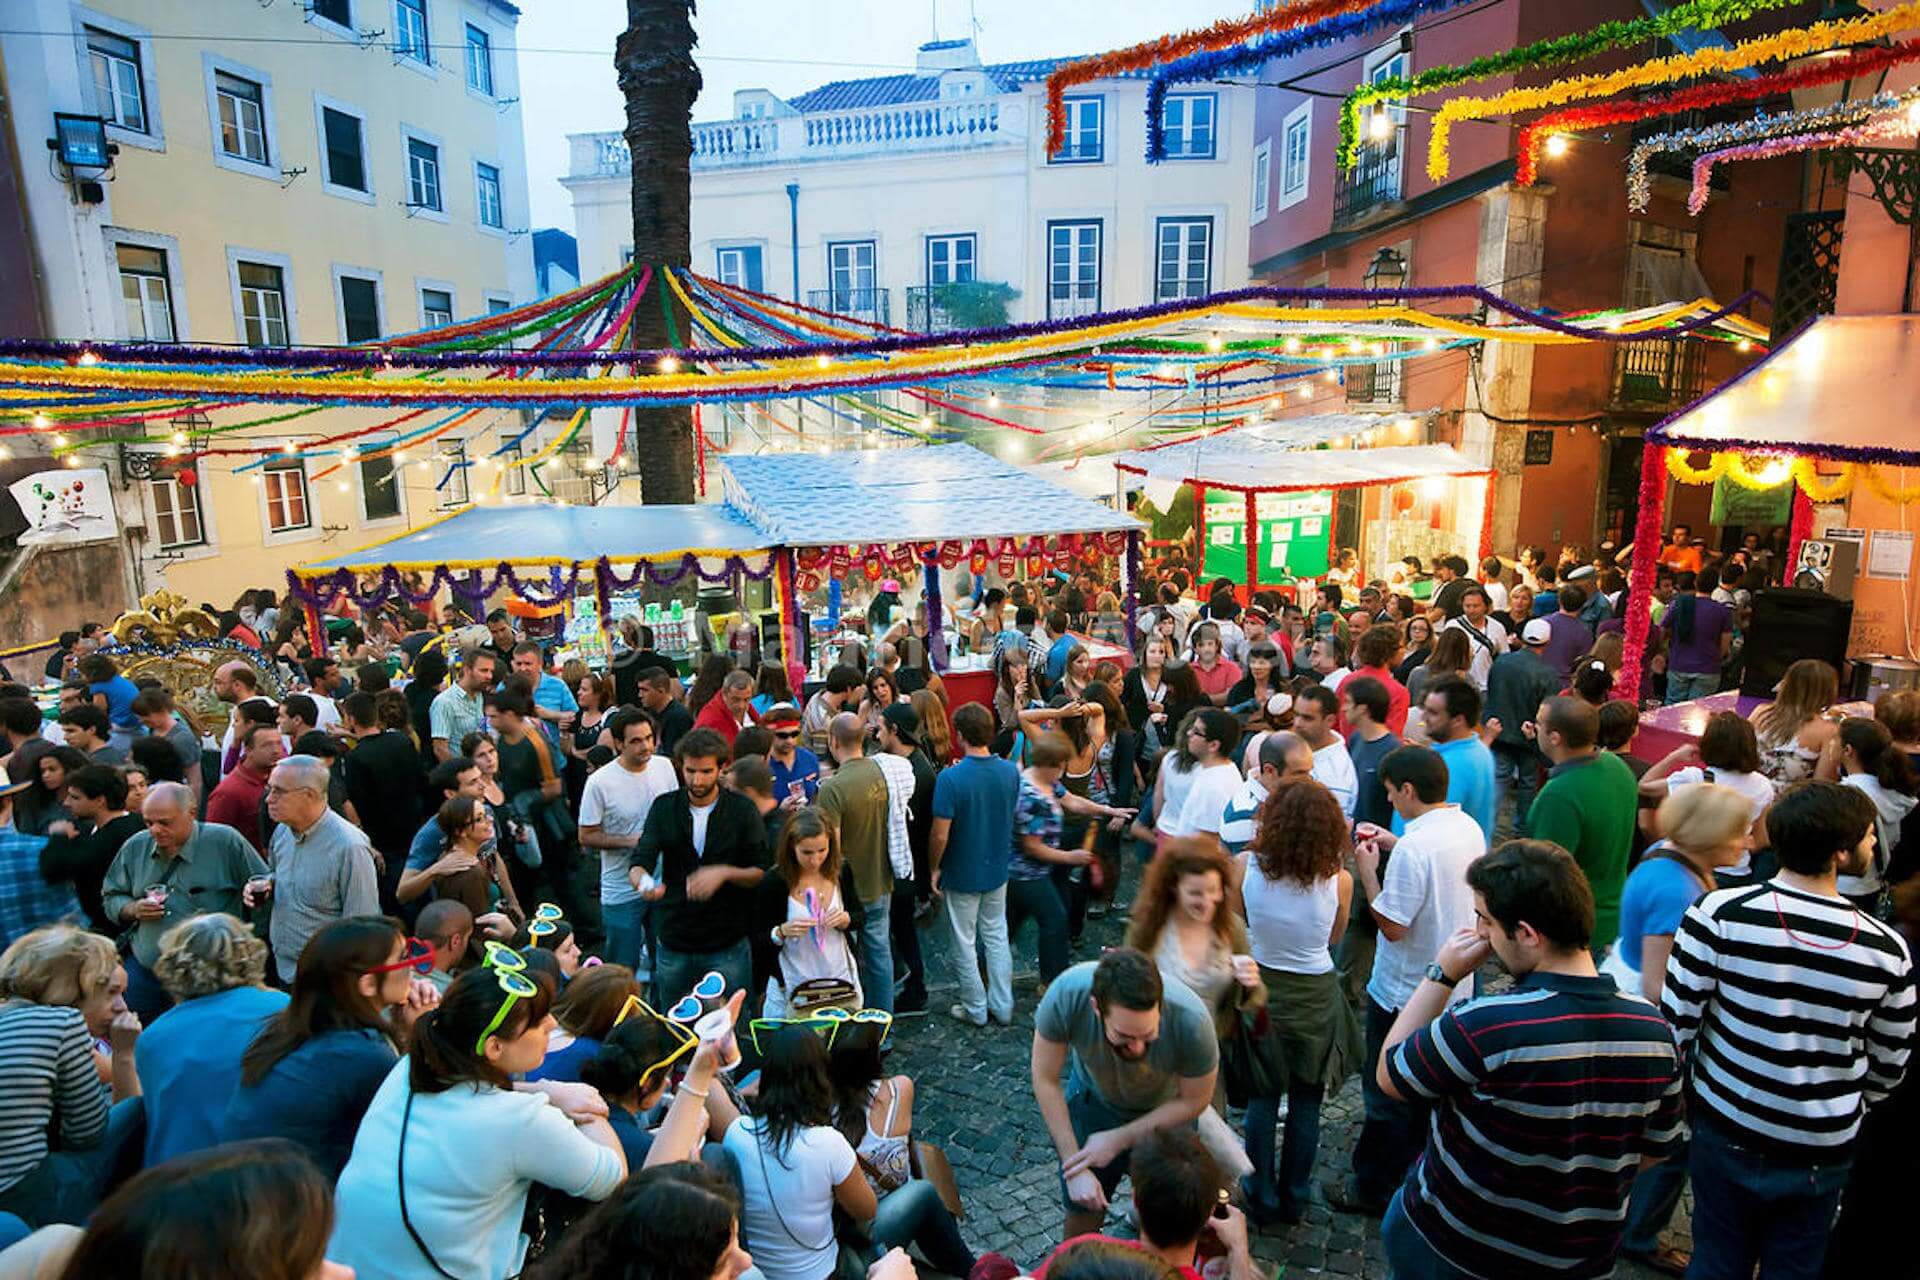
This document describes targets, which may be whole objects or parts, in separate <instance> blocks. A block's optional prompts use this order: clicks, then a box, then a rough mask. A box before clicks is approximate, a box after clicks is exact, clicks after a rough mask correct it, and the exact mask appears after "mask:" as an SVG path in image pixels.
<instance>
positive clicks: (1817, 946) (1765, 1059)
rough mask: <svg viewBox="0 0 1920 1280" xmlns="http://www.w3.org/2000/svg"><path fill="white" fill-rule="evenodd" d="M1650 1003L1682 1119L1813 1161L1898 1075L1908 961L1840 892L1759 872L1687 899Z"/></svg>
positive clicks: (1820, 1159)
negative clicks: (1678, 1056)
mask: <svg viewBox="0 0 1920 1280" xmlns="http://www.w3.org/2000/svg"><path fill="white" fill-rule="evenodd" d="M1660 1005H1661V1009H1662V1011H1663V1012H1665V1013H1666V1015H1667V1018H1668V1019H1669V1020H1670V1021H1671V1022H1672V1023H1673V1027H1674V1034H1675V1036H1676V1038H1677V1039H1678V1041H1679V1044H1680V1049H1681V1052H1682V1053H1683V1054H1685V1055H1686V1057H1687V1077H1688V1092H1689V1095H1690V1097H1691V1100H1692V1105H1693V1107H1694V1108H1696V1110H1695V1111H1694V1112H1693V1115H1694V1117H1695V1118H1696V1119H1700V1118H1707V1119H1709V1121H1710V1122H1711V1123H1715V1124H1718V1125H1719V1126H1720V1127H1722V1128H1724V1129H1727V1130H1728V1131H1730V1134H1731V1135H1732V1136H1734V1137H1735V1138H1736V1140H1737V1141H1741V1142H1743V1143H1746V1144H1749V1145H1752V1146H1755V1147H1759V1148H1761V1149H1763V1150H1768V1151H1772V1152H1774V1153H1776V1154H1778V1155H1781V1156H1785V1157H1787V1158H1789V1159H1800V1160H1806V1161H1807V1162H1809V1163H1824V1162H1826V1161H1828V1160H1832V1159H1837V1158H1839V1157H1841V1156H1843V1155H1844V1154H1845V1153H1846V1151H1847V1148H1848V1146H1849V1144H1850V1143H1852V1141H1853V1139H1854V1135H1855V1134H1856V1133H1858V1132H1859V1129H1860V1118H1861V1115H1862V1114H1863V1113H1864V1112H1865V1110H1866V1108H1867V1106H1868V1105H1869V1104H1872V1103H1875V1102H1879V1101H1880V1100H1882V1099H1883V1098H1885V1097H1886V1096H1887V1094H1888V1093H1889V1092H1890V1091H1891V1090H1892V1089H1893V1087H1894V1086H1895V1085H1897V1084H1899V1083H1900V1077H1901V1075H1902V1074H1903V1073H1904V1071H1905V1069H1906V1065H1907V1046H1908V1041H1909V1039H1910V1038H1911V1036H1912V1034H1913V1028H1914V989H1913V965H1912V958H1911V957H1910V956H1909V955H1908V952H1907V944H1906V942H1905V940H1904V939H1902V938H1901V937H1900V935H1899V934H1897V933H1895V932H1894V931H1893V929H1891V928H1890V927H1888V926H1887V925H1885V924H1882V923H1881V922H1880V921H1878V920H1875V919H1874V918H1872V917H1871V916H1869V915H1867V914H1866V913H1865V912H1862V911H1858V910H1856V909H1855V908H1854V907H1853V906H1852V904H1850V903H1849V902H1847V901H1846V900H1845V899H1844V898H1839V897H1832V898H1827V897H1821V896H1817V895H1814V894H1810V893H1805V892H1803V891H1801V890H1798V889H1793V888H1789V887H1787V886H1785V885H1783V884H1781V883H1780V882H1779V881H1777V880H1769V881H1766V882H1764V883H1761V884H1754V885H1743V886H1739V887H1737V888H1732V889H1722V890H1719V891H1717V892H1715V893H1710V894H1708V895H1707V896H1706V897H1704V898H1702V899H1701V900H1700V901H1698V902H1696V903H1695V904H1694V905H1693V906H1692V907H1690V908H1688V910H1687V914H1686V916H1685V918H1684V919H1682V920H1681V922H1680V931H1679V933H1678V935H1676V936H1675V938H1674V943H1673V955H1672V957H1671V959H1669V960H1668V962H1667V979H1666V985H1665V988H1664V990H1663V992H1662V994H1661V998H1660Z"/></svg>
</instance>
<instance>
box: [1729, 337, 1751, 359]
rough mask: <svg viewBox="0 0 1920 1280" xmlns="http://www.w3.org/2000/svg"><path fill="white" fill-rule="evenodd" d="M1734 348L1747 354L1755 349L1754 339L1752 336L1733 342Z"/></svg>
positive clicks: (1742, 353)
mask: <svg viewBox="0 0 1920 1280" xmlns="http://www.w3.org/2000/svg"><path fill="white" fill-rule="evenodd" d="M1733 349H1734V350H1735V351H1738V352H1739V353H1740V354H1741V355H1745V354H1747V352H1749V351H1751V350H1753V340H1752V339H1750V338H1742V339H1740V341H1738V342H1736V343H1734V344H1733Z"/></svg>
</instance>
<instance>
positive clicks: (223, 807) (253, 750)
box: [207, 724, 286, 858]
mask: <svg viewBox="0 0 1920 1280" xmlns="http://www.w3.org/2000/svg"><path fill="white" fill-rule="evenodd" d="M284 755H286V744H285V743H284V742H283V741H282V739H281V737H280V726H279V725H276V724H256V725H253V726H251V727H250V728H249V729H248V730H247V736H246V740H245V741H244V742H243V743H242V744H241V749H240V763H239V764H238V765H237V766H236V767H235V768H234V770H233V772H232V773H229V774H228V775H227V776H226V777H224V778H222V779H220V785H219V786H217V787H215V788H214V789H213V794H212V795H210V796H208V797H207V821H208V822H217V823H219V824H220V825H222V826H225V827H232V828H233V829H234V830H235V831H238V832H239V833H240V834H241V835H242V836H244V837H246V841H247V843H248V844H250V845H252V846H253V848H254V851H255V852H256V853H258V854H259V855H260V856H261V857H263V858H264V857H266V855H267V842H266V840H265V839H264V838H262V833H261V830H260V828H261V822H260V803H261V801H262V800H264V799H265V798H266V794H267V775H269V774H271V773H272V772H273V766H274V765H276V764H278V763H279V762H280V759H281V757H283V756H284Z"/></svg>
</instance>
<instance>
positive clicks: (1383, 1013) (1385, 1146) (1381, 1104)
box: [1289, 997, 1432, 1204]
mask: <svg viewBox="0 0 1920 1280" xmlns="http://www.w3.org/2000/svg"><path fill="white" fill-rule="evenodd" d="M1397 1012H1398V1011H1397V1010H1394V1009H1382V1008H1381V1007H1380V1006H1379V1005H1378V1004H1375V1003H1374V1001H1373V999H1372V998H1371V997H1369V998H1368V1000H1367V1056H1366V1057H1365V1059H1363V1060H1362V1061H1361V1063H1360V1097H1361V1100H1362V1101H1363V1102H1364V1103H1365V1104H1366V1109H1367V1118H1366V1123H1364V1124H1362V1125H1361V1126H1360V1140H1359V1142H1357V1143H1355V1144H1354V1148H1353V1185H1354V1191H1355V1192H1356V1193H1357V1194H1358V1195H1359V1196H1360V1198H1361V1199H1363V1200H1370V1201H1373V1202H1375V1203H1377V1204H1385V1203H1386V1202H1387V1200H1388V1199H1390V1198H1391V1197H1392V1195H1393V1193H1394V1191H1395V1190H1396V1189H1397V1188H1398V1187H1399V1186H1400V1184H1401V1183H1402V1182H1404V1181H1406V1177H1407V1170H1408V1169H1411V1168H1412V1167H1413V1162H1414V1161H1415V1160H1417V1159H1419V1158H1420V1152H1421V1150H1422V1148H1424V1147H1425V1146H1426V1142H1427V1119H1428V1117H1429V1116H1430V1115H1431V1114H1432V1108H1430V1107H1428V1106H1425V1105H1424V1104H1422V1103H1417V1102H1402V1101H1399V1100H1398V1099H1394V1098H1389V1097H1388V1096H1387V1095H1386V1094H1385V1093H1384V1092H1382V1091H1381V1088H1380V1084H1379V1082H1378V1081H1377V1080H1376V1079H1375V1078H1374V1070H1375V1068H1376V1067H1377V1066H1378V1065H1379V1063H1380V1049H1381V1047H1382V1046H1383V1045H1385V1044H1386V1042H1387V1032H1389V1031H1391V1030H1393V1020H1394V1017H1395V1015H1396V1014H1397ZM1289 1106H1291V1104H1289Z"/></svg>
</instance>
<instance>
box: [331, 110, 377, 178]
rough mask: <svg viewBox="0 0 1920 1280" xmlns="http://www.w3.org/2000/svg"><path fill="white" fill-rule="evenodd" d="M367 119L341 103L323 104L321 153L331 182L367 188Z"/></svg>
mask: <svg viewBox="0 0 1920 1280" xmlns="http://www.w3.org/2000/svg"><path fill="white" fill-rule="evenodd" d="M365 128H366V126H365V123H364V122H363V121H362V120H361V119H360V117H359V116H356V115H353V114H352V113H350V112H346V111H341V110H339V109H338V108H337V107H321V108H320V131H321V133H322V134H324V135H325V136H324V137H322V138H321V140H320V141H321V147H320V157H321V159H322V160H323V161H324V162H325V163H326V179H327V182H328V184H329V185H331V186H336V187H345V188H347V189H348V190H349V191H365V190H366V189H367V143H366V135H365Z"/></svg>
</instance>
